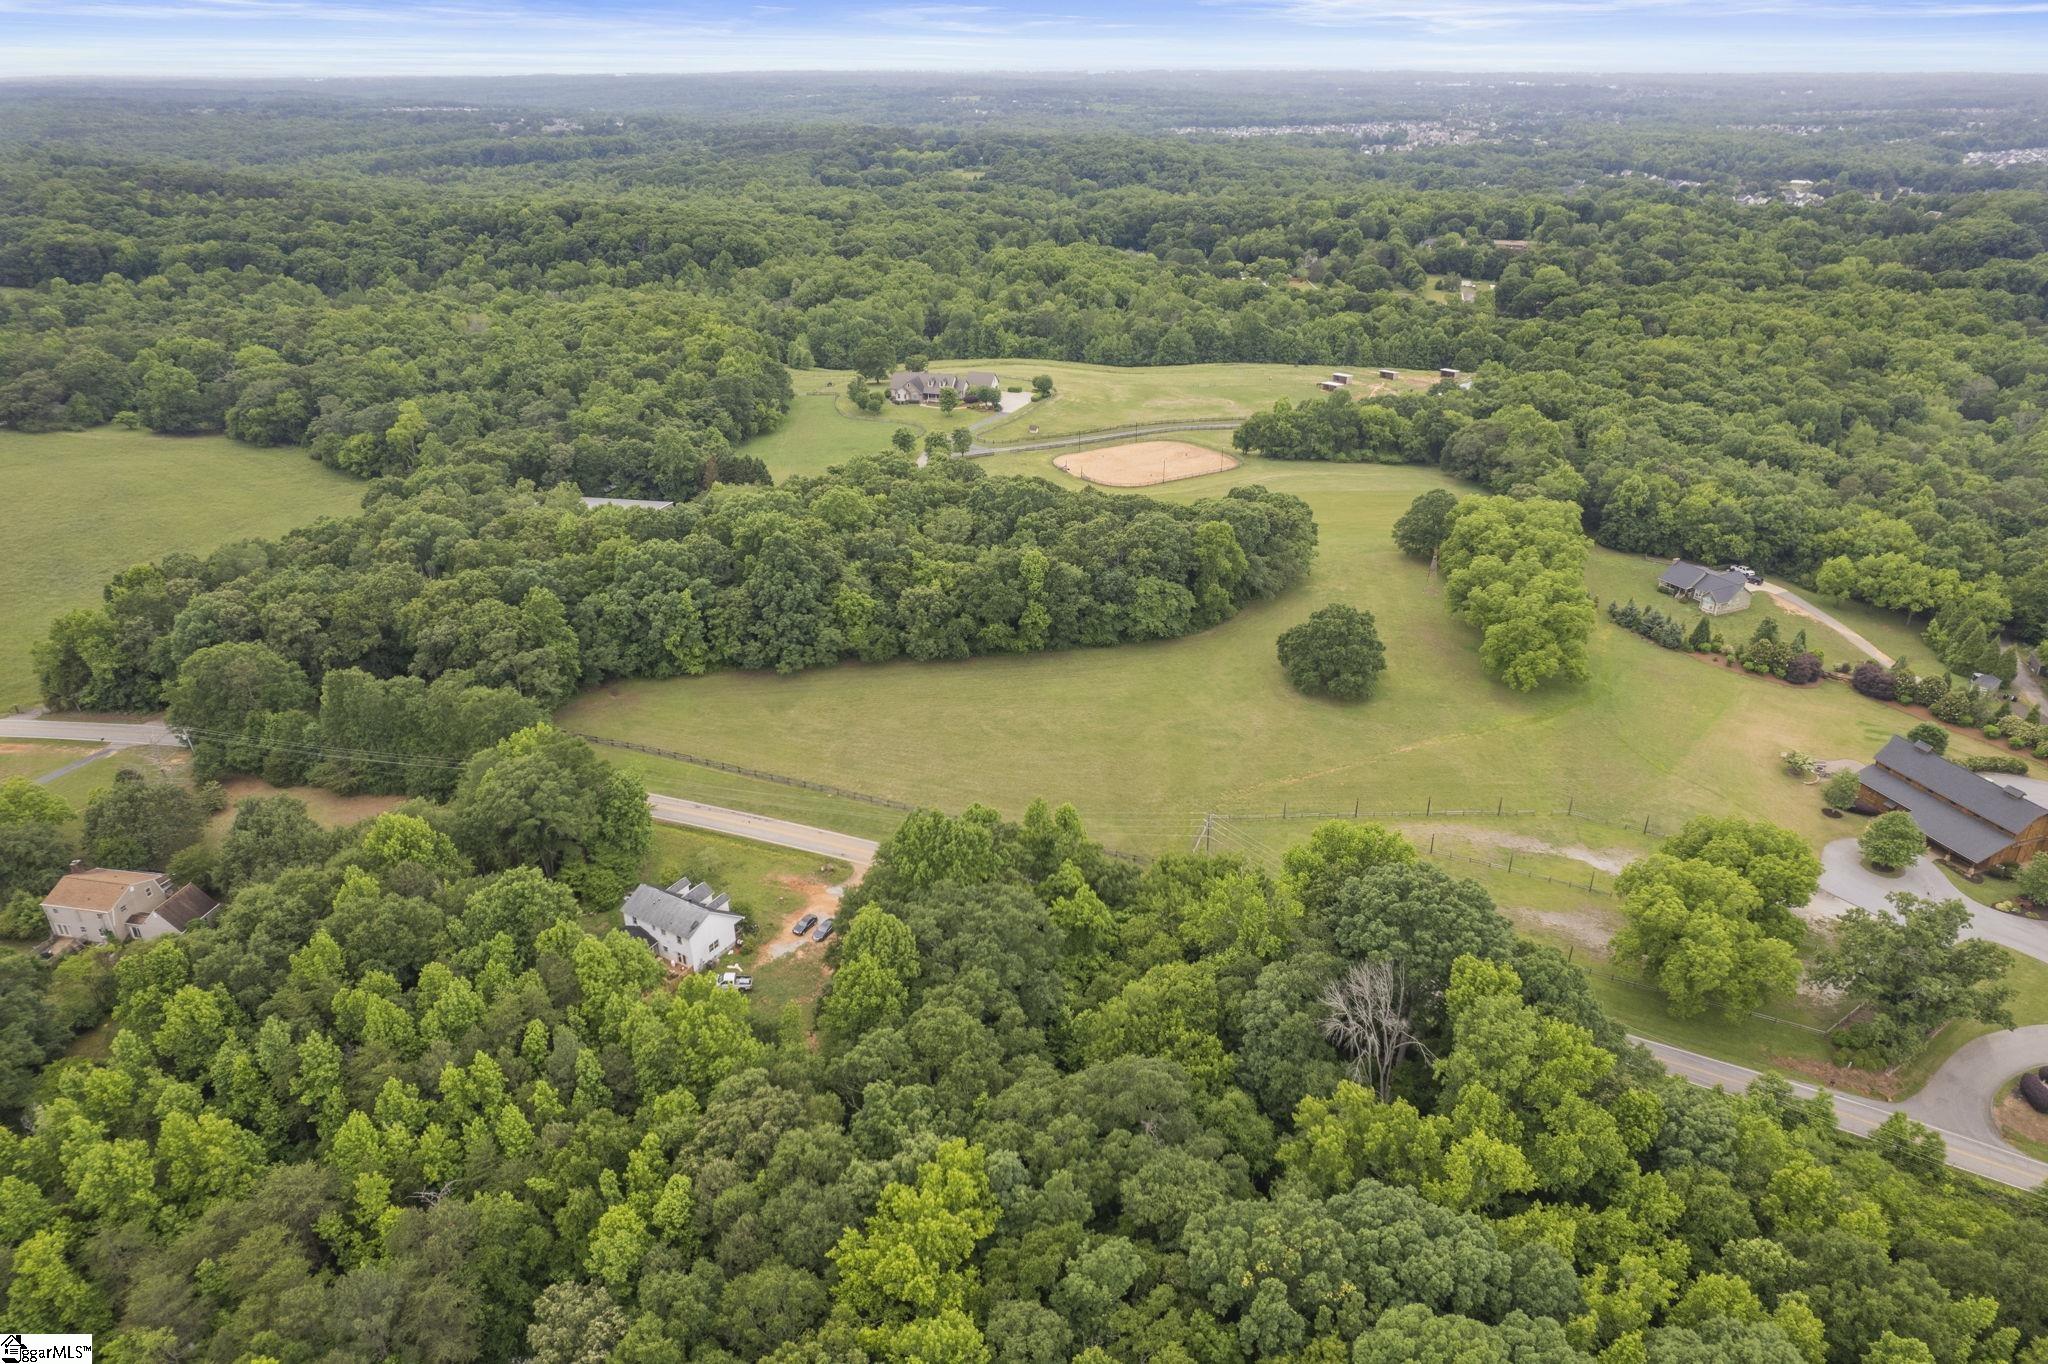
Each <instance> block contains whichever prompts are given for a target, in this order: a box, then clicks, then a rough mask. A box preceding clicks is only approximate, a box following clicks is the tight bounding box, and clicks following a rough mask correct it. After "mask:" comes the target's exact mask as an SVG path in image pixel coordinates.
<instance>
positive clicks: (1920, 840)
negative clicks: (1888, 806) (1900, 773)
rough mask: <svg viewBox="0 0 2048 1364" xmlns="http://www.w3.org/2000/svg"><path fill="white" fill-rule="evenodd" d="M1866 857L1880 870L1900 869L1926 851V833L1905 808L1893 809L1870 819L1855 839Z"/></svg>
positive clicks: (1865, 858) (1907, 865)
mask: <svg viewBox="0 0 2048 1364" xmlns="http://www.w3.org/2000/svg"><path fill="white" fill-rule="evenodd" d="M1856 846H1857V848H1858V849H1859V850H1861V852H1862V853H1863V860H1864V861H1865V862H1868V863H1869V864H1870V865H1871V866H1873V867H1876V868H1877V869H1878V870H1879V871H1899V870H1901V869H1903V868H1905V867H1909V866H1911V865H1912V864H1913V859H1914V858H1916V857H1918V856H1920V854H1921V853H1923V852H1925V851H1926V850H1927V836H1926V835H1925V834H1923V833H1921V832H1920V826H1919V825H1917V824H1915V823H1914V822H1913V817H1912V816H1911V815H1909V814H1907V813H1906V812H1905V811H1904V810H1893V811H1891V812H1890V813H1888V814H1882V815H1879V816H1878V817H1877V818H1876V819H1873V820H1871V821H1870V826H1869V827H1868V828H1866V829H1865V830H1864V831H1863V836H1862V837H1861V838H1859V839H1857V840H1856Z"/></svg>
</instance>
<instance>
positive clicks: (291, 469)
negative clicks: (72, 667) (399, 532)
mask: <svg viewBox="0 0 2048 1364" xmlns="http://www.w3.org/2000/svg"><path fill="white" fill-rule="evenodd" d="M0 487H5V488H6V489H7V497H8V506H7V525H8V534H7V549H8V552H7V554H6V556H5V559H4V562H0V710H5V709H8V708H10V707H13V706H19V705H26V704H30V703H33V702H34V701H36V700H37V699H38V698H37V695H36V683H35V671H34V668H33V666H32V665H31V663H30V660H29V649H30V647H31V646H32V645H33V644H34V643H35V642H36V641H37V640H39V639H41V638H42V636H43V634H44V632H45V631H46V630H48V629H49V625H50V622H51V621H52V620H54V619H56V617H57V616H59V615H61V614H62V613H64V612H65V611H69V610H71V609H73V608H75V607H80V606H91V605H92V604H94V603H95V602H97V601H99V600H100V593H101V589H102V588H104V587H105V585H106V582H107V579H108V578H110V577H112V576H113V575H114V574H116V573H118V572H120V571H121V570H122V569H124V568H127V567H128V566H130V565H131V564H137V563H142V562H144V561H146V560H150V559H155V558H159V557H161V556H162V555H164V554H167V553H169V552H171V551H172V550H186V551H189V552H191V553H194V554H205V553H206V552H207V551H209V550H211V549H213V548H215V547H217V546H219V545H222V544H225V543H227V542H228V541H231V540H239V539H245V538H249V537H264V536H273V535H277V534H278V533H280V532H282V531H285V530H288V529H290V528H291V527H293V526H299V525H304V524H306V523H307V522H309V521H315V520H318V519H319V518H320V517H322V516H330V515H345V514H347V513H349V512H351V511H354V510H355V509H356V507H357V505H358V504H359V503H360V502H361V500H362V496H363V484H361V483H360V482H358V481H357V480H355V479H352V478H349V477H347V476H346V475H344V474H339V473H336V472H334V471H333V470H331V469H328V468H326V467H324V466H322V465H319V464H315V463H314V462H313V461H312V460H309V459H307V458H306V455H305V452H304V451H303V450H298V449H289V450H259V449H255V448H253V447H250V446H246V445H237V444H235V443H234V442H233V441H230V440H228V439H226V438H225V437H219V436H189V437H170V436H153V435H149V434H147V433H144V432H136V431H121V430H117V429H115V428H113V427H101V428H100V429H98V430H94V431H78V432H61V433H54V434H51V435H42V436H25V435H22V434H20V433H18V432H11V431H0Z"/></svg>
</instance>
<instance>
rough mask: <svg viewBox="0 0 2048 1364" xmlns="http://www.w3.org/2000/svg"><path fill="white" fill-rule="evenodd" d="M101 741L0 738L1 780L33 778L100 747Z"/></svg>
mask: <svg viewBox="0 0 2048 1364" xmlns="http://www.w3.org/2000/svg"><path fill="white" fill-rule="evenodd" d="M99 747H100V745H98V744H82V743H81V744H74V743H56V742H50V741H46V740H42V739H0V781H7V780H10V779H11V778H14V777H26V778H28V779H29V780H31V781H33V780H35V779H36V778H37V777H40V776H42V775H43V774H44V773H45V772H54V771H56V770H57V769H58V768H60V767H62V766H63V765H64V764H66V763H72V762H77V761H78V760H79V759H80V758H83V757H84V756H85V755H86V754H88V753H92V752H95V751H97V750H98V749H99Z"/></svg>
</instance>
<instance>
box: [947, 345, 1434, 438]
mask: <svg viewBox="0 0 2048 1364" xmlns="http://www.w3.org/2000/svg"><path fill="white" fill-rule="evenodd" d="M932 368H933V369H935V370H955V369H989V370H994V371H995V372H996V373H997V374H1000V375H1002V376H1004V382H1005V383H1006V384H1007V383H1013V382H1016V380H1015V379H1014V378H1012V377H1011V376H1015V375H1022V376H1024V378H1025V380H1026V382H1027V383H1028V381H1029V379H1030V378H1031V377H1032V376H1034V375H1039V374H1044V375H1047V376H1049V377H1050V378H1051V379H1052V382H1053V396H1052V397H1050V398H1047V399H1045V400H1044V401H1043V402H1035V403H1032V404H1031V405H1030V406H1028V407H1025V408H1023V409H1021V410H1019V411H1017V412H1013V413H1010V414H1009V415H1007V416H1005V417H1003V418H1002V419H1001V420H1000V421H995V422H991V423H989V425H987V426H985V427H982V428H980V429H979V430H978V431H977V433H976V434H977V435H979V436H980V437H981V439H982V440H984V441H986V442H988V443H989V444H991V445H1003V444H1015V443H1017V442H1019V441H1028V440H1031V439H1033V438H1034V435H1035V436H1036V437H1037V438H1045V437H1051V436H1076V435H1085V434H1086V433H1088V432H1091V431H1115V430H1120V429H1125V428H1129V427H1133V426H1157V425H1162V424H1165V423H1170V422H1181V421H1242V420H1243V419H1244V418H1246V417H1249V416H1251V415H1252V414H1253V413H1254V412H1259V411H1263V410H1264V409H1266V408H1269V407H1271V406H1272V405H1273V404H1274V403H1275V402H1277V401H1279V400H1280V399H1282V398H1286V399H1288V400H1290V401H1292V402H1310V401H1314V400H1316V399H1318V398H1321V397H1322V396H1324V395H1323V390H1321V389H1319V388H1317V387H1316V385H1317V384H1319V383H1321V382H1322V381H1323V380H1325V379H1327V378H1329V377H1330V375H1331V374H1332V373H1333V372H1334V371H1335V370H1338V369H1343V368H1345V366H1343V365H1134V366H1117V365H1081V364H1070V363H1067V362H1064V361H1057V360H948V361H946V362H944V363H940V362H939V361H936V360H935V361H933V362H932ZM1351 373H1352V380H1351V383H1350V385H1349V386H1348V387H1346V388H1345V389H1344V390H1343V391H1344V392H1345V393H1348V394H1350V395H1351V396H1352V397H1354V398H1367V397H1371V396H1373V395H1374V394H1377V393H1386V392H1391V391H1393V390H1395V389H1397V388H1406V389H1424V388H1428V387H1430V386H1431V385H1432V384H1435V383H1436V382H1437V379H1438V376H1437V373H1436V371H1435V370H1428V371H1419V370H1406V371H1401V372H1400V375H1399V377H1398V378H1395V379H1391V380H1388V379H1381V378H1379V377H1378V372H1377V370H1376V369H1365V370H1353V371H1351ZM1034 426H1035V427H1037V428H1038V430H1037V431H1036V433H1034V432H1033V431H1032V430H1031V428H1032V427H1034Z"/></svg>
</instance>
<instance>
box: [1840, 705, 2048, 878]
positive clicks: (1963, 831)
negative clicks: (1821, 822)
mask: <svg viewBox="0 0 2048 1364" xmlns="http://www.w3.org/2000/svg"><path fill="white" fill-rule="evenodd" d="M1859 775H1860V779H1861V781H1862V783H1863V785H1862V789H1861V790H1860V791H1858V792H1857V799H1856V808H1857V809H1859V810H1864V811H1868V812H1873V813H1881V812H1883V811H1886V810H1904V811H1905V812H1906V813H1907V814H1909V815H1911V816H1912V817H1913V822H1914V823H1915V824H1917V825H1919V826H1920V832H1921V833H1923V834H1926V835H1927V841H1928V842H1929V843H1931V844H1933V845H1934V848H1935V850H1936V851H1937V852H1939V853H1941V854H1942V855H1943V856H1944V857H1947V858H1948V859H1949V860H1950V861H1951V862H1954V863H1956V864H1957V865H1959V866H1961V867H1964V868H1966V869H1968V870H1970V871H1982V870H1983V869H1984V868H1986V867H1995V866H2013V865H2017V864H2018V863H2021V862H2024V861H2026V860H2027V859H2028V858H2030V857H2032V856H2033V855H2034V854H2035V853H2038V852H2041V851H2042V850H2043V848H2044V847H2048V809H2043V808H2042V807H2041V806H2039V805H2036V804H2035V803H2034V802H2033V801H2031V800H2029V799H2028V798H2027V794H2026V792H2024V791H2022V790H2020V789H2019V788H2018V787H2016V786H2006V785H2002V784H2000V783H1998V782H1995V781H1990V780H1987V779H1986V778H1984V777H1981V776H1979V775H1978V774H1977V773H1975V772H1972V771H1970V770H1969V769H1968V768H1967V767H1960V766H1958V765H1957V764H1955V763H1952V762H1950V761H1949V760H1948V759H1946V758H1944V757H1942V756H1941V755H1940V754H1938V753H1936V752H1935V751H1934V750H1933V749H1932V748H1930V747H1928V746H1927V745H1926V744H1924V743H1914V742H1909V741H1908V740H1906V739H1902V738H1900V737H1898V736H1897V735H1893V736H1892V738H1891V740H1890V741H1889V742H1888V743H1886V744H1885V746H1884V747H1883V748H1882V749H1881V750H1879V752H1878V755H1877V759H1876V761H1875V762H1873V763H1871V765H1870V766H1868V767H1866V768H1864V769H1863V771H1862V772H1861V774H1859Z"/></svg>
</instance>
